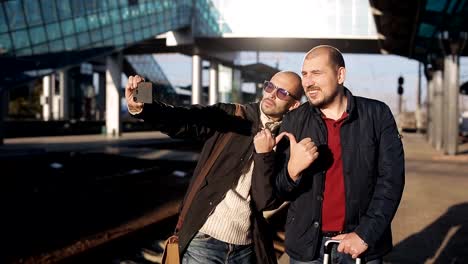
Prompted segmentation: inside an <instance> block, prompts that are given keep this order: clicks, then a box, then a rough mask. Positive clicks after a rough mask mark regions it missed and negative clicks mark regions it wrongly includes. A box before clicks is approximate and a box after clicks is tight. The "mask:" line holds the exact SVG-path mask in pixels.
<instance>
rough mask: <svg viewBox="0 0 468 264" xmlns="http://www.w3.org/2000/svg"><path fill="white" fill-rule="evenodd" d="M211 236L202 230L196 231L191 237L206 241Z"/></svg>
mask: <svg viewBox="0 0 468 264" xmlns="http://www.w3.org/2000/svg"><path fill="white" fill-rule="evenodd" d="M210 238H211V236H210V235H207V234H204V233H202V232H198V233H197V234H196V235H195V237H194V238H193V240H197V241H207V240H209V239H210Z"/></svg>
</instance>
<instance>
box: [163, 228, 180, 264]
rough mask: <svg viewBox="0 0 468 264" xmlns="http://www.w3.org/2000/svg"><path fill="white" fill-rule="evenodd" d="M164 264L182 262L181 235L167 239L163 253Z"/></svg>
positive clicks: (178, 263)
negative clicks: (180, 252)
mask: <svg viewBox="0 0 468 264" xmlns="http://www.w3.org/2000/svg"><path fill="white" fill-rule="evenodd" d="M161 263H162V264H180V254H179V237H178V236H176V235H173V236H171V237H170V238H168V239H167V240H166V245H165V246H164V253H163V255H162V261H161Z"/></svg>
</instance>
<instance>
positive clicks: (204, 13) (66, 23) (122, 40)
mask: <svg viewBox="0 0 468 264" xmlns="http://www.w3.org/2000/svg"><path fill="white" fill-rule="evenodd" d="M192 5H195V8H192V7H193V6H192ZM192 10H194V13H193V12H192ZM192 16H194V19H193V20H192ZM192 21H194V22H193V23H194V24H193V25H192ZM218 21H219V12H218V11H217V10H216V8H214V6H213V4H212V3H211V1H210V0H195V1H192V0H157V1H154V0H16V1H15V0H13V1H0V56H2V55H3V56H26V55H38V54H44V53H55V52H63V51H72V50H85V49H90V48H99V47H106V46H107V47H115V48H122V47H124V46H128V45H131V44H133V43H135V42H139V41H142V40H144V39H148V38H152V37H154V36H155V35H158V34H161V33H164V32H167V31H170V30H176V29H179V28H183V27H187V26H192V27H193V29H194V30H193V32H194V33H195V34H196V35H202V36H216V35H221V33H222V30H223V29H222V28H221V27H220V25H219V24H218ZM225 28H227V27H225Z"/></svg>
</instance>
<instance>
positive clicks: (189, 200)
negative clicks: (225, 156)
mask: <svg viewBox="0 0 468 264" xmlns="http://www.w3.org/2000/svg"><path fill="white" fill-rule="evenodd" d="M235 114H236V116H239V117H242V118H245V116H244V111H243V106H242V105H240V104H236V113H235ZM232 135H233V133H232V132H228V133H225V134H223V135H221V136H220V139H219V140H218V143H217V144H216V146H215V148H214V150H213V152H212V153H211V155H210V156H209V157H208V159H207V161H206V163H205V165H204V166H203V168H202V169H201V171H200V173H199V174H198V175H197V176H196V177H197V178H196V179H195V181H194V182H193V185H192V188H190V190H189V193H188V194H187V198H186V199H185V201H184V204H183V205H182V210H181V211H180V214H179V220H178V221H177V226H176V229H175V234H177V232H179V230H180V229H181V228H182V225H183V223H184V219H185V216H186V215H187V212H188V210H189V208H190V205H191V204H192V202H193V198H194V197H195V194H196V193H197V192H198V189H200V186H201V184H202V183H203V181H204V180H205V178H206V175H208V172H209V171H210V170H211V168H212V167H213V164H214V163H215V161H216V159H218V157H219V155H220V154H221V152H222V151H223V149H224V147H225V146H226V145H227V143H228V142H229V140H230V139H231V137H232Z"/></svg>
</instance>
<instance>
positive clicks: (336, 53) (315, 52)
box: [304, 45, 345, 69]
mask: <svg viewBox="0 0 468 264" xmlns="http://www.w3.org/2000/svg"><path fill="white" fill-rule="evenodd" d="M322 54H327V55H328V59H329V62H330V66H334V67H335V68H337V69H338V68H340V67H345V62H344V59H343V54H341V52H340V50H339V49H337V48H335V47H333V46H329V45H320V46H317V47H314V48H312V49H311V50H309V52H307V54H306V55H305V58H304V60H308V59H311V58H313V57H316V56H319V55H322Z"/></svg>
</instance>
